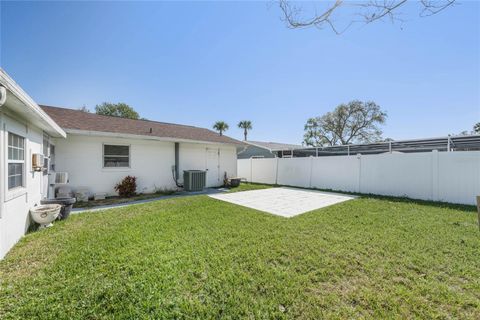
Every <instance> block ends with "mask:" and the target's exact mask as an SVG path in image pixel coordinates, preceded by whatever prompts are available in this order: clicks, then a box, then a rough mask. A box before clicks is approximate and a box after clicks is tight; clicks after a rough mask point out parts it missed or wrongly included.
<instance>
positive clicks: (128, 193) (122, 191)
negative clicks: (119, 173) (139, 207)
mask: <svg viewBox="0 0 480 320" xmlns="http://www.w3.org/2000/svg"><path fill="white" fill-rule="evenodd" d="M115 191H117V192H118V195H119V196H120V197H133V196H134V195H135V193H136V191H137V177H132V176H126V177H125V178H123V180H122V181H120V182H119V183H117V184H116V185H115Z"/></svg>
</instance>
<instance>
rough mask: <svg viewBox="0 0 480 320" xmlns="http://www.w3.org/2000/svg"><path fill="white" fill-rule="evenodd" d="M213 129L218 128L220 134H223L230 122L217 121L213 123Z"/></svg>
mask: <svg viewBox="0 0 480 320" xmlns="http://www.w3.org/2000/svg"><path fill="white" fill-rule="evenodd" d="M213 129H215V130H217V131H218V133H220V135H223V131H227V130H228V123H226V122H224V121H217V122H215V124H214V125H213Z"/></svg>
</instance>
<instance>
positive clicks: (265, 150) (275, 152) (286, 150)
mask: <svg viewBox="0 0 480 320" xmlns="http://www.w3.org/2000/svg"><path fill="white" fill-rule="evenodd" d="M243 143H244V144H245V145H244V146H239V147H238V152H237V157H238V159H250V158H276V157H279V158H282V157H291V155H292V151H293V150H296V149H301V148H303V146H301V145H297V144H287V143H277V142H262V141H243Z"/></svg>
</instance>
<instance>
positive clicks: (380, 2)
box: [278, 0, 456, 34]
mask: <svg viewBox="0 0 480 320" xmlns="http://www.w3.org/2000/svg"><path fill="white" fill-rule="evenodd" d="M455 2H456V0H420V1H418V2H415V3H416V4H417V5H419V6H420V9H419V10H420V12H419V16H420V17H429V16H432V15H435V14H437V13H439V12H441V11H443V10H445V9H447V8H448V7H451V6H453V5H454V4H455ZM406 3H407V0H370V1H357V2H346V1H344V0H334V1H329V2H320V3H319V4H320V5H321V6H322V7H323V9H322V10H321V11H320V13H317V10H316V9H315V10H314V11H315V12H314V13H313V14H311V16H310V17H306V14H305V12H304V8H303V7H301V6H299V5H298V4H292V2H291V1H288V0H279V1H278V4H279V6H280V9H281V10H282V13H283V15H282V20H283V21H285V23H286V25H287V27H288V28H292V29H298V28H308V27H316V28H319V29H322V28H324V27H328V28H330V29H331V30H332V31H333V32H335V33H336V34H341V33H343V32H345V31H346V30H347V29H348V28H350V26H351V25H352V24H354V23H363V24H369V23H372V22H376V21H379V20H383V19H385V18H388V19H389V20H390V21H391V22H392V23H393V22H395V21H403V19H401V12H400V8H401V7H403V6H404V5H405V4H406ZM352 8H353V12H352V13H350V14H353V15H354V16H357V17H360V19H359V20H356V19H353V18H352V19H351V20H350V21H348V22H347V23H346V27H344V28H343V29H341V28H339V27H338V24H337V23H338V21H335V19H334V15H335V14H336V13H337V14H338V13H340V12H342V13H343V12H345V13H348V11H347V10H352Z"/></svg>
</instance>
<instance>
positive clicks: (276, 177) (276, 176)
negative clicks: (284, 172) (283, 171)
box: [275, 157, 279, 185]
mask: <svg viewBox="0 0 480 320" xmlns="http://www.w3.org/2000/svg"><path fill="white" fill-rule="evenodd" d="M278 159H279V158H278V157H277V168H276V170H275V184H276V185H277V184H278Z"/></svg>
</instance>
